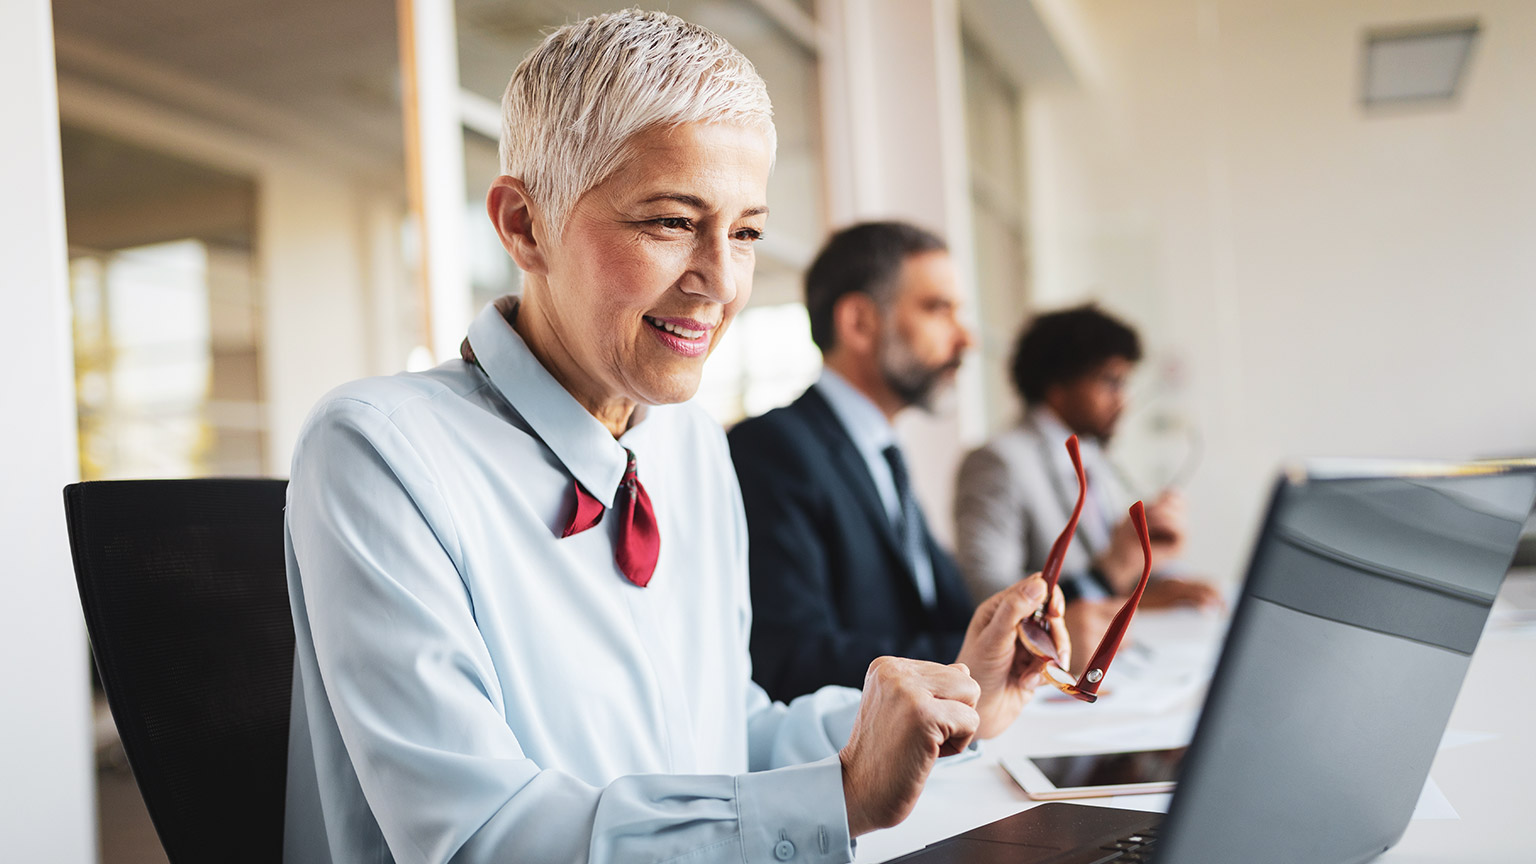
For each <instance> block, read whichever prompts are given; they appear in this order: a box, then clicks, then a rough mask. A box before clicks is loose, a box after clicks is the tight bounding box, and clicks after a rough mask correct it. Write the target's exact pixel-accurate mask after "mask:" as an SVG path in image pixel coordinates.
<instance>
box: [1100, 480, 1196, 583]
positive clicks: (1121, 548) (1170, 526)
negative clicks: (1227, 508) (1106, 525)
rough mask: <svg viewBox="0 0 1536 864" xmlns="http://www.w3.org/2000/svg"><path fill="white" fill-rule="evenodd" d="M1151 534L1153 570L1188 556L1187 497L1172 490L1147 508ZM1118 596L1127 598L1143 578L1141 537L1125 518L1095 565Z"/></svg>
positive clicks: (1116, 526)
mask: <svg viewBox="0 0 1536 864" xmlns="http://www.w3.org/2000/svg"><path fill="white" fill-rule="evenodd" d="M1146 513H1147V534H1148V535H1149V536H1150V539H1151V541H1152V568H1153V569H1154V570H1155V569H1157V568H1158V567H1161V566H1162V565H1163V564H1165V563H1167V562H1168V561H1171V560H1173V559H1175V558H1178V557H1179V556H1180V555H1182V554H1183V553H1184V524H1185V511H1184V496H1183V495H1180V494H1179V493H1178V490H1175V489H1170V490H1168V491H1167V492H1164V493H1163V494H1161V495H1159V496H1157V500H1156V501H1153V502H1152V503H1150V504H1147V505H1146ZM1094 563H1095V564H1096V565H1097V566H1098V568H1099V570H1100V571H1102V572H1103V573H1104V576H1105V578H1106V579H1108V580H1109V586H1110V588H1112V589H1114V592H1115V593H1116V594H1119V595H1121V596H1125V595H1127V594H1130V593H1131V591H1132V590H1134V589H1135V588H1136V582H1137V580H1139V579H1141V568H1142V554H1141V538H1139V537H1137V536H1136V526H1135V525H1132V524H1131V520H1130V518H1129V517H1127V518H1125V519H1121V520H1120V522H1119V523H1118V524H1116V525H1115V528H1114V530H1113V531H1111V532H1110V535H1109V548H1107V549H1105V550H1104V553H1103V554H1102V555H1100V556H1099V558H1098V560H1097V561H1095V562H1094Z"/></svg>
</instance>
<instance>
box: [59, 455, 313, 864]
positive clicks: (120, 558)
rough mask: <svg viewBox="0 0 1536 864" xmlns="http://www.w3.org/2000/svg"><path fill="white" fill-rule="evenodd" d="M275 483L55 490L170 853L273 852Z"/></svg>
mask: <svg viewBox="0 0 1536 864" xmlns="http://www.w3.org/2000/svg"><path fill="white" fill-rule="evenodd" d="M286 487H287V482H286V481H283V480H125V481H112V482H106V481H104V482H96V483H77V484H74V485H72V486H68V487H66V488H65V489H64V507H65V512H66V514H67V517H68V521H69V542H70V547H71V549H72V550H73V553H74V560H75V579H76V581H77V582H78V583H79V586H80V605H81V606H82V607H83V608H84V610H85V623H86V629H87V630H88V631H89V633H90V637H91V648H92V651H93V653H94V654H95V657H96V668H97V671H98V672H100V674H101V684H102V688H103V689H104V690H105V691H106V694H107V703H108V704H109V705H110V706H111V708H112V718H113V720H115V721H116V723H117V729H118V733H119V734H120V735H121V737H122V740H123V750H124V752H126V753H127V755H128V764H129V765H130V766H131V767H132V768H133V774H134V778H135V779H136V780H137V781H138V784H139V790H140V792H142V793H143V796H144V804H145V806H146V807H147V808H148V810H149V815H150V818H151V819H152V820H153V821H154V824H155V831H156V832H158V833H159V835H160V843H161V845H162V846H164V847H165V852H166V856H167V857H168V858H169V859H170V861H171V864H181V862H199V864H200V862H207V861H232V862H243V861H251V862H258V861H259V862H276V861H281V860H282V851H283V801H284V794H285V784H286V778H287V767H288V766H287V760H288V706H289V698H290V686H291V684H292V680H293V620H292V618H291V617H290V615H289V611H288V584H287V578H286V576H285V572H284V569H285V568H284V561H283V500H284V496H285V490H286Z"/></svg>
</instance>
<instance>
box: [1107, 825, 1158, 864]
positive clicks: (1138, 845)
mask: <svg viewBox="0 0 1536 864" xmlns="http://www.w3.org/2000/svg"><path fill="white" fill-rule="evenodd" d="M1156 845H1157V829H1156V828H1145V829H1142V830H1140V831H1137V832H1136V833H1134V834H1127V835H1126V836H1124V837H1121V838H1120V839H1119V840H1116V841H1115V842H1113V843H1106V844H1104V846H1103V847H1102V848H1101V849H1100V851H1102V852H1103V853H1104V854H1103V855H1102V856H1101V857H1098V858H1095V859H1093V864H1107V862H1111V861H1113V862H1114V864H1141V862H1145V861H1151V860H1152V853H1153V851H1154V850H1155V848H1156Z"/></svg>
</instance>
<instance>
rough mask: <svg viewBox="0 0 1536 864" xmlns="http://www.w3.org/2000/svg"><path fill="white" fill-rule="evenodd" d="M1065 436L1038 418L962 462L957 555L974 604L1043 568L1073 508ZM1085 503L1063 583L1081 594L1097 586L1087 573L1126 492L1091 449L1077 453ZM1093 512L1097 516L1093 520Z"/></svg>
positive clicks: (1033, 415) (1049, 420) (1030, 416)
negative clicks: (1086, 494)
mask: <svg viewBox="0 0 1536 864" xmlns="http://www.w3.org/2000/svg"><path fill="white" fill-rule="evenodd" d="M1068 434H1070V433H1069V432H1067V430H1066V429H1065V427H1063V426H1061V424H1060V422H1059V421H1057V420H1056V419H1055V418H1054V417H1052V416H1050V415H1047V414H1044V413H1042V412H1041V411H1039V410H1035V411H1030V412H1028V413H1026V414H1025V415H1024V419H1023V421H1021V422H1020V423H1019V425H1017V426H1014V427H1013V428H1011V429H1008V430H1006V431H1004V432H1002V433H1001V434H999V435H998V436H997V437H995V438H993V439H992V440H991V441H990V442H988V443H987V444H986V445H985V446H983V447H981V448H979V449H977V450H974V451H972V452H971V453H970V454H968V455H967V456H966V457H965V459H964V461H963V462H962V463H961V465H960V475H959V478H958V479H957V481H956V488H955V547H956V548H955V552H956V558H957V559H958V560H959V563H960V569H961V572H962V573H963V574H964V577H965V583H966V587H967V588H969V589H970V591H971V594H972V596H973V597H974V598H975V599H976V600H977V602H980V601H981V600H982V599H984V598H986V597H988V596H990V595H991V594H993V593H995V592H997V591H1000V590H1002V589H1003V588H1006V587H1008V586H1009V585H1011V584H1013V583H1014V582H1016V581H1018V580H1019V579H1022V578H1023V577H1025V576H1028V575H1029V574H1031V573H1034V572H1035V571H1037V570H1039V569H1040V568H1041V567H1043V566H1044V565H1045V556H1046V555H1047V554H1049V553H1050V550H1051V544H1052V543H1054V542H1055V541H1056V535H1058V534H1060V533H1061V529H1062V528H1064V527H1066V524H1067V519H1068V518H1069V517H1070V516H1071V515H1072V505H1073V504H1075V503H1076V502H1077V477H1076V475H1075V474H1074V473H1073V471H1072V459H1071V457H1070V456H1068V455H1067V449H1066V446H1065V444H1066V437H1067V435H1068ZM1083 467H1084V470H1085V471H1086V472H1087V474H1088V476H1089V478H1090V480H1089V484H1090V486H1089V489H1090V496H1089V501H1088V504H1087V505H1085V508H1084V511H1085V515H1084V517H1083V519H1082V521H1081V522H1080V523H1079V525H1078V529H1077V535H1076V537H1075V538H1074V539H1073V541H1072V545H1071V546H1070V547H1068V549H1067V556H1066V559H1065V560H1064V562H1063V565H1062V576H1061V579H1062V582H1063V583H1065V584H1070V585H1072V586H1073V587H1074V588H1076V589H1077V591H1078V592H1079V593H1081V592H1082V591H1083V590H1089V591H1093V590H1094V589H1093V588H1090V587H1089V585H1090V584H1093V585H1096V584H1098V583H1097V582H1096V580H1095V579H1094V577H1093V575H1092V574H1091V573H1090V572H1089V568H1090V564H1091V562H1092V560H1093V558H1094V557H1096V556H1097V555H1098V553H1100V552H1101V551H1103V549H1104V547H1105V546H1106V545H1107V544H1108V541H1109V537H1108V530H1107V529H1108V528H1112V527H1113V526H1114V525H1115V524H1116V523H1118V522H1119V521H1120V519H1121V518H1122V516H1123V514H1122V512H1121V511H1122V508H1121V507H1120V502H1122V501H1125V500H1126V499H1127V493H1126V490H1125V487H1124V485H1123V484H1122V483H1121V481H1120V478H1119V476H1118V475H1117V474H1116V472H1115V470H1114V468H1113V467H1112V466H1110V464H1109V462H1108V460H1106V459H1105V458H1104V456H1103V453H1102V451H1100V450H1099V449H1098V448H1097V447H1089V446H1085V447H1084V448H1083ZM1093 507H1098V510H1099V513H1100V514H1102V516H1101V517H1100V518H1098V519H1095V518H1093V517H1092V513H1090V512H1089V509H1090V508H1093ZM1097 593H1102V592H1097Z"/></svg>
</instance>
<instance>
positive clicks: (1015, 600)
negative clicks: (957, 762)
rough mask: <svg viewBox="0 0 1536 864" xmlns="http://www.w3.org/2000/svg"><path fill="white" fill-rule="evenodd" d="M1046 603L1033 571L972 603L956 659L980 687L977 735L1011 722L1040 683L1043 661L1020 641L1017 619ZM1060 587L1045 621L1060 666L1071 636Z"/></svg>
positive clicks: (990, 733) (992, 732)
mask: <svg viewBox="0 0 1536 864" xmlns="http://www.w3.org/2000/svg"><path fill="white" fill-rule="evenodd" d="M1044 602H1045V579H1044V578H1042V577H1041V576H1040V574H1039V573H1036V574H1035V575H1033V576H1030V577H1029V578H1028V579H1021V580H1020V581H1018V582H1015V583H1014V584H1012V585H1010V586H1008V587H1007V588H1004V589H1003V590H1001V591H999V592H997V593H996V594H993V595H992V596H991V597H988V598H987V599H986V600H983V601H982V603H981V605H980V606H978V607H977V608H976V612H975V613H974V614H972V615H971V623H970V626H969V627H967V628H966V630H965V643H964V644H962V645H961V646H960V656H959V658H957V660H956V662H957V663H959V664H962V665H964V666H966V667H967V668H969V669H970V670H971V677H973V678H975V679H976V683H977V684H979V685H980V686H981V697H980V699H978V700H977V703H976V712H977V714H978V715H979V716H980V718H981V726H980V727H979V728H978V730H977V733H976V734H977V736H978V737H981V738H991V737H993V736H995V735H998V734H1000V733H1001V732H1002V731H1003V730H1004V729H1007V728H1008V727H1009V726H1010V725H1012V723H1013V721H1014V718H1016V717H1018V716H1019V711H1020V710H1022V709H1023V708H1024V704H1025V703H1027V702H1028V701H1029V699H1030V697H1031V696H1033V695H1034V692H1035V687H1036V686H1038V685H1039V683H1040V670H1042V669H1043V668H1045V664H1044V663H1043V662H1042V661H1041V660H1040V659H1039V658H1037V657H1035V655H1033V654H1031V653H1029V651H1028V650H1026V649H1025V648H1024V645H1023V643H1021V642H1020V641H1019V636H1018V629H1019V622H1021V621H1023V620H1024V619H1025V618H1028V617H1030V616H1031V615H1033V614H1035V610H1037V609H1039V608H1040V606H1041V604H1042V603H1044ZM1063 612H1064V607H1063V605H1062V600H1061V592H1060V591H1057V592H1055V597H1054V598H1053V600H1052V602H1051V606H1050V608H1049V609H1047V610H1046V620H1047V621H1049V622H1051V632H1052V634H1054V636H1055V637H1056V653H1057V655H1058V656H1060V657H1061V662H1062V665H1063V667H1065V666H1066V664H1067V663H1069V662H1070V661H1071V656H1072V640H1071V639H1070V638H1068V636H1067V628H1066V624H1065V623H1064V622H1063V619H1062V614H1063Z"/></svg>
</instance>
